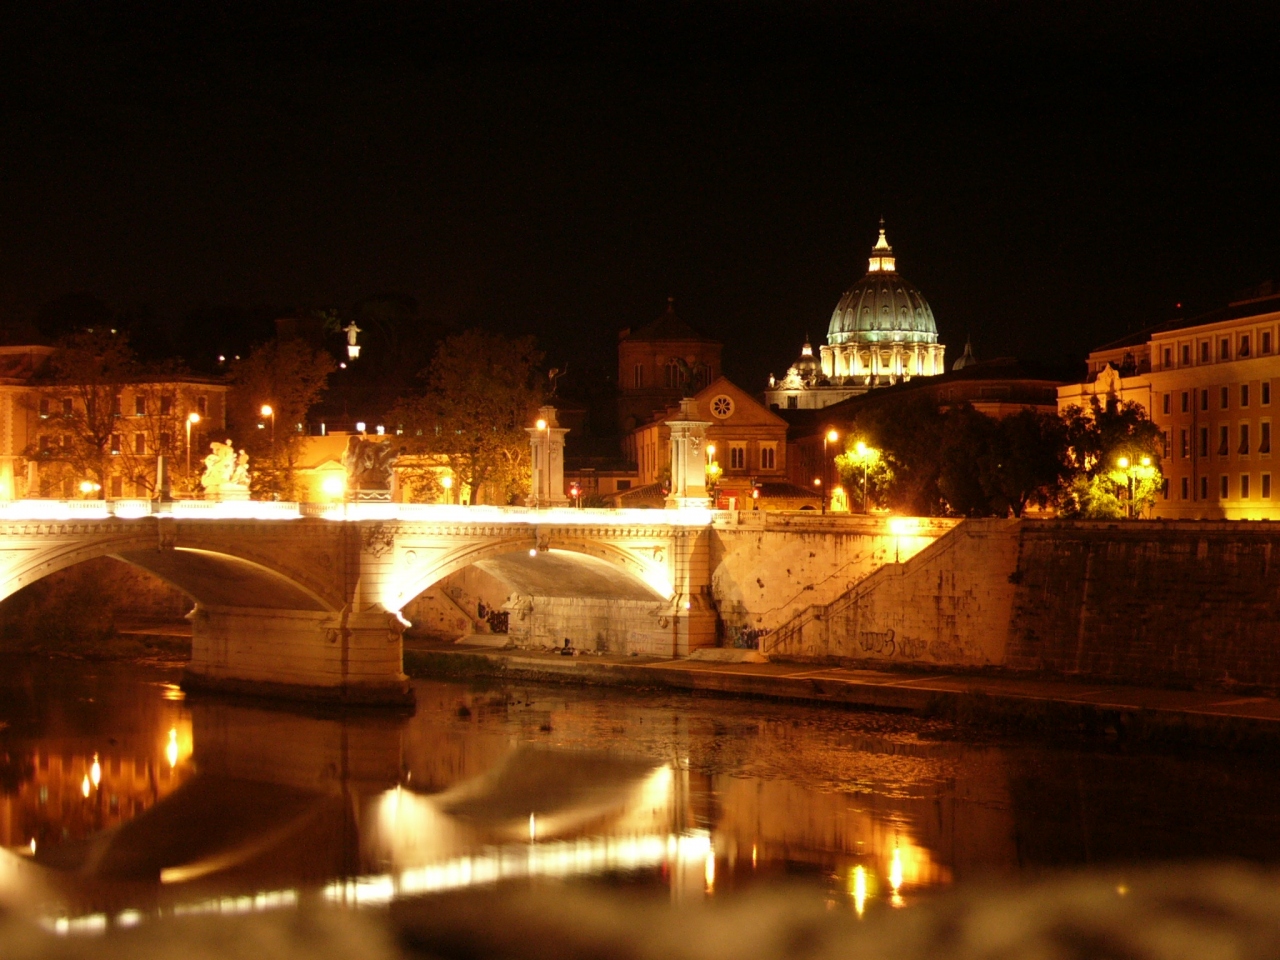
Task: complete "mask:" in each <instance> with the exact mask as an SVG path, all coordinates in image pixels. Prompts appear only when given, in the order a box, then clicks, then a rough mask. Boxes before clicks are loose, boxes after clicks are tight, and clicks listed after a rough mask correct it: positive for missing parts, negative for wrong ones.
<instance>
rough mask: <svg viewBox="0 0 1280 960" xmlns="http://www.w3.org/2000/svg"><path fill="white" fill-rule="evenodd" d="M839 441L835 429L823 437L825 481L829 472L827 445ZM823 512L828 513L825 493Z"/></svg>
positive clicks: (823, 495) (823, 496) (838, 435)
mask: <svg viewBox="0 0 1280 960" xmlns="http://www.w3.org/2000/svg"><path fill="white" fill-rule="evenodd" d="M839 439H840V434H838V433H836V431H835V430H834V429H831V430H828V431H827V432H826V433H824V434H823V435H822V478H823V479H824V480H825V479H826V478H827V470H828V462H827V445H828V444H831V443H835V442H836V441H837V440H839ZM822 512H823V513H826V512H827V495H826V493H825V492H824V493H823V494H822Z"/></svg>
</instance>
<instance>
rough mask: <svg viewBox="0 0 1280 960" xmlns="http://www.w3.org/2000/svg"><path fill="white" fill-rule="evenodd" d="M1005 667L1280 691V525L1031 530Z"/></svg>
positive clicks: (1148, 524)
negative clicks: (1275, 559)
mask: <svg viewBox="0 0 1280 960" xmlns="http://www.w3.org/2000/svg"><path fill="white" fill-rule="evenodd" d="M1021 540H1022V542H1021V556H1020V559H1019V561H1018V573H1017V578H1018V579H1019V581H1020V582H1019V584H1018V591H1017V599H1016V602H1015V607H1014V611H1013V617H1012V621H1011V624H1010V631H1009V651H1008V656H1007V659H1006V663H1007V665H1008V666H1009V667H1012V668H1014V669H1019V670H1045V671H1050V672H1055V673H1063V674H1080V675H1085V676H1096V677H1106V678H1109V679H1116V680H1124V681H1130V682H1137V683H1152V682H1171V681H1173V682H1177V681H1184V682H1192V683H1196V682H1235V683H1246V684H1265V685H1268V686H1271V685H1280V567H1278V566H1277V565H1276V564H1275V563H1274V562H1273V556H1280V552H1277V550H1276V548H1277V547H1278V546H1280V524H1273V523H1266V522H1250V521H1236V522H1220V523H1206V522H1196V521H1174V522H1169V521H1145V522H1133V523H1117V524H1101V523H1066V522H1053V523H1028V524H1025V525H1024V527H1023V531H1022V538H1021Z"/></svg>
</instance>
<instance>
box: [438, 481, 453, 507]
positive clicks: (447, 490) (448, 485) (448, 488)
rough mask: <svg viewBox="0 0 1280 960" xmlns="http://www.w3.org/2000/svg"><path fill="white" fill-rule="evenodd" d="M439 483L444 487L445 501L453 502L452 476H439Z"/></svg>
mask: <svg viewBox="0 0 1280 960" xmlns="http://www.w3.org/2000/svg"><path fill="white" fill-rule="evenodd" d="M440 485H441V486H442V487H444V500H445V503H450V504H451V503H453V477H451V476H449V475H448V474H445V476H443V477H441V478H440Z"/></svg>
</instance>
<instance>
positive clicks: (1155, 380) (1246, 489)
mask: <svg viewBox="0 0 1280 960" xmlns="http://www.w3.org/2000/svg"><path fill="white" fill-rule="evenodd" d="M1130 339H1132V340H1134V341H1137V340H1141V342H1132V343H1126V342H1125V341H1117V343H1116V344H1108V345H1107V346H1106V347H1103V348H1100V349H1099V350H1097V351H1094V352H1093V353H1091V354H1090V357H1089V370H1090V371H1091V381H1090V382H1089V383H1085V384H1071V385H1068V386H1066V387H1063V388H1061V389H1060V390H1059V391H1058V404H1059V409H1060V410H1062V409H1065V408H1066V407H1067V406H1070V405H1071V404H1073V403H1074V404H1076V405H1080V406H1086V405H1087V403H1088V400H1089V398H1090V397H1091V396H1096V397H1098V398H1099V399H1103V398H1104V397H1111V398H1114V399H1117V400H1132V401H1134V402H1137V403H1140V404H1142V406H1144V407H1145V408H1146V409H1147V412H1148V415H1149V416H1150V417H1151V420H1152V422H1153V423H1155V424H1156V426H1158V427H1159V428H1160V430H1161V433H1162V434H1163V437H1164V449H1163V454H1164V455H1163V458H1162V461H1161V467H1162V469H1163V472H1164V476H1165V479H1166V486H1165V489H1164V491H1163V495H1162V496H1161V497H1160V498H1159V499H1157V501H1156V505H1155V510H1154V514H1155V516H1156V517H1165V518H1170V519H1172V518H1183V519H1226V520H1276V519H1280V490H1277V489H1276V488H1275V484H1276V482H1277V480H1280V471H1278V470H1277V469H1276V468H1275V462H1274V457H1273V452H1272V451H1273V445H1272V431H1273V429H1274V427H1273V420H1274V414H1273V411H1274V410H1275V408H1276V405H1277V404H1278V403H1280V401H1278V400H1275V399H1273V397H1274V396H1275V393H1276V390H1277V386H1278V385H1280V291H1277V290H1275V289H1273V287H1272V285H1271V284H1267V285H1266V286H1264V287H1262V288H1261V289H1260V290H1258V291H1256V295H1255V296H1252V297H1248V298H1243V299H1241V300H1237V301H1235V302H1233V303H1231V304H1229V305H1228V306H1227V307H1226V308H1224V309H1222V310H1218V311H1214V312H1213V313H1210V314H1205V315H1202V316H1199V317H1193V318H1190V319H1187V320H1177V321H1172V322H1170V323H1166V324H1162V325H1160V326H1158V327H1153V328H1150V329H1149V330H1147V331H1143V333H1142V334H1140V335H1136V336H1135V337H1133V338H1130ZM1119 350H1123V351H1124V353H1125V355H1126V358H1127V359H1128V362H1127V363H1125V364H1124V366H1123V367H1122V368H1121V369H1117V367H1116V366H1115V365H1114V358H1113V356H1112V355H1114V354H1116V353H1117V352H1118V351H1119ZM1104 355H1105V356H1104Z"/></svg>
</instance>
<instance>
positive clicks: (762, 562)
mask: <svg viewBox="0 0 1280 960" xmlns="http://www.w3.org/2000/svg"><path fill="white" fill-rule="evenodd" d="M897 523H900V524H901V526H894V527H892V528H891V526H890V520H889V518H885V517H861V516H856V515H855V516H850V515H848V514H842V515H830V514H829V515H827V516H825V517H824V516H821V515H819V514H810V513H806V514H801V515H790V516H784V515H775V514H766V513H765V512H763V511H760V512H755V513H750V512H748V513H742V514H738V515H737V516H736V519H733V520H727V521H722V520H717V521H716V523H715V528H714V534H715V535H714V537H713V538H712V543H711V567H712V571H713V572H712V591H713V596H714V598H715V602H716V606H717V608H718V609H719V611H720V617H721V619H722V621H723V623H724V629H725V631H726V644H728V645H732V644H733V643H734V642H735V641H738V640H740V639H741V638H743V637H748V638H749V637H752V636H754V635H756V634H760V635H765V634H769V633H772V632H774V631H777V630H778V629H779V628H782V627H784V626H786V625H788V624H791V623H792V622H793V621H794V620H795V619H796V618H797V617H804V616H806V613H807V611H809V610H810V609H811V608H814V607H819V606H825V605H826V604H829V603H832V602H833V601H835V600H837V599H838V598H840V597H841V596H844V595H846V594H847V593H848V591H850V590H851V589H853V588H854V587H855V586H856V585H857V584H859V583H861V582H862V581H864V580H866V578H867V577H869V576H871V575H872V574H874V573H875V572H876V571H877V570H879V569H881V568H883V567H884V566H885V565H886V564H893V563H894V561H895V559H898V560H902V561H907V560H908V559H909V558H911V557H912V556H914V555H915V554H916V553H919V552H920V551H921V550H923V549H925V548H926V547H928V546H929V545H930V544H931V543H933V542H934V541H935V540H937V539H938V538H939V537H941V536H943V535H944V534H946V533H947V532H948V531H950V530H952V529H953V528H954V527H955V526H956V524H957V523H958V521H956V520H941V519H927V518H898V520H897ZM894 530H899V531H901V532H898V533H895V532H893V531H894Z"/></svg>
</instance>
